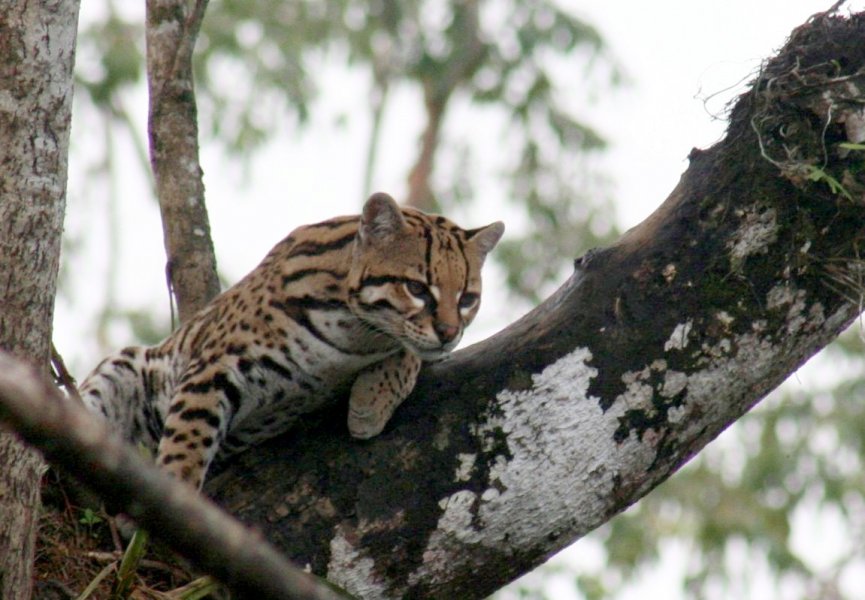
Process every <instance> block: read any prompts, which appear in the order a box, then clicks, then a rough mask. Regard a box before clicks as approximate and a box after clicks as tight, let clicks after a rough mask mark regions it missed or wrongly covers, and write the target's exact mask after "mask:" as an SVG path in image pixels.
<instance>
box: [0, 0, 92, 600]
mask: <svg viewBox="0 0 865 600" xmlns="http://www.w3.org/2000/svg"><path fill="white" fill-rule="evenodd" d="M77 24H78V2H77V1H73V2H60V3H46V2H25V3H23V4H22V3H21V2H15V1H11V0H2V1H0V140H2V142H0V348H5V349H7V350H9V351H11V352H12V353H14V354H16V355H17V356H19V357H22V358H24V359H26V360H28V361H29V362H31V363H33V364H35V365H38V366H39V368H41V369H43V370H44V371H45V372H46V373H47V370H48V365H49V357H50V347H51V324H52V318H53V314H54V295H55V292H56V282H57V271H58V266H59V262H60V234H61V231H62V227H63V213H64V208H65V203H66V171H67V158H68V149H69V123H70V117H71V104H72V66H73V63H74V57H75V40H76V32H77ZM42 470H43V463H42V461H41V459H40V458H39V457H38V455H37V454H36V453H34V452H33V451H32V450H30V449H28V448H26V447H24V446H23V445H22V444H21V443H20V442H19V441H18V439H17V437H16V436H13V435H11V434H9V433H0V515H2V517H0V597H2V598H4V599H7V598H8V599H10V600H11V599H13V598H29V597H30V594H31V587H32V581H31V572H32V563H33V552H34V544H35V537H36V521H37V516H38V511H39V485H40V479H41V473H42Z"/></svg>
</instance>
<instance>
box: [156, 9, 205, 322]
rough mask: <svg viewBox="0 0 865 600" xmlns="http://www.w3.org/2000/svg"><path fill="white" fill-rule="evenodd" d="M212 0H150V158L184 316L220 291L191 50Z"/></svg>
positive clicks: (172, 276)
mask: <svg viewBox="0 0 865 600" xmlns="http://www.w3.org/2000/svg"><path fill="white" fill-rule="evenodd" d="M206 6H207V1H206V0H197V1H196V2H195V4H194V6H193V8H192V12H191V14H187V13H188V12H189V2H188V1H187V0H148V1H147V83H148V87H149V90H150V114H149V119H148V129H149V132H150V161H151V166H152V168H153V174H154V178H155V180H156V192H157V196H158V197H159V207H160V209H161V211H162V227H163V234H164V239H165V251H166V254H167V256H168V263H167V267H166V273H167V275H168V278H169V283H170V286H171V289H172V291H173V293H174V295H175V297H176V298H177V306H178V311H179V313H180V320H181V321H185V320H186V319H187V318H188V317H190V316H192V315H193V314H195V313H196V312H198V310H200V309H201V308H202V307H203V306H205V305H206V304H207V302H208V301H209V300H210V299H211V298H213V297H214V296H216V294H218V293H219V279H218V277H217V273H216V258H215V256H214V253H213V243H212V241H211V238H210V223H209V220H208V217H207V207H206V206H205V204H204V182H203V181H202V171H201V166H200V164H199V160H198V113H197V109H196V106H195V91H194V85H193V76H192V50H193V48H194V46H195V40H196V38H197V35H198V31H199V28H200V26H201V21H202V19H203V18H204V11H205V8H206Z"/></svg>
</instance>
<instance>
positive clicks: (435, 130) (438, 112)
mask: <svg viewBox="0 0 865 600" xmlns="http://www.w3.org/2000/svg"><path fill="white" fill-rule="evenodd" d="M448 97H449V96H445V97H443V98H438V97H436V98H429V97H428V98H427V99H426V102H425V106H426V116H427V121H426V126H425V127H424V130H423V134H421V139H420V153H419V154H418V158H417V161H416V162H415V164H414V166H413V167H412V169H411V171H410V172H409V174H408V197H407V198H406V200H405V205H406V206H412V207H414V208H418V209H420V210H423V211H427V212H432V211H435V210H436V208H437V204H436V200H435V196H434V194H433V191H432V174H433V166H434V165H435V154H436V150H437V149H438V145H439V136H440V135H441V129H442V125H443V123H444V115H445V108H446V107H447V101H448Z"/></svg>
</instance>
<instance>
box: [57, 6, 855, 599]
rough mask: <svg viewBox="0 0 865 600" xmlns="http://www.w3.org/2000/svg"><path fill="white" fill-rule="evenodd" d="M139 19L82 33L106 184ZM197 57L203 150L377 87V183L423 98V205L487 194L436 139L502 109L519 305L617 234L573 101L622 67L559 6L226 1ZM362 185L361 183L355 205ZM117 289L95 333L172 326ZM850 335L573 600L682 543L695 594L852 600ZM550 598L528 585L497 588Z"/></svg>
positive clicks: (117, 11)
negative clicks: (403, 101) (818, 525)
mask: <svg viewBox="0 0 865 600" xmlns="http://www.w3.org/2000/svg"><path fill="white" fill-rule="evenodd" d="M121 4H122V6H121ZM129 10H130V7H129V6H128V5H126V3H116V2H113V1H111V0H105V2H104V5H103V6H102V8H101V10H100V13H99V15H97V16H96V17H95V18H92V19H90V20H89V21H87V20H85V21H84V23H85V27H84V29H83V31H82V33H81V36H80V38H79V50H78V72H77V84H78V92H77V93H78V96H79V97H78V99H79V100H80V99H81V97H82V96H83V97H84V99H85V102H86V103H87V104H88V105H89V107H90V108H92V109H95V112H96V113H97V114H98V115H99V116H100V119H101V123H102V128H103V139H104V143H103V144H102V149H101V152H102V155H101V160H97V161H96V162H95V163H94V165H93V168H92V174H93V175H94V176H95V177H99V176H102V177H105V178H108V179H110V178H111V177H112V175H111V173H112V171H113V169H115V168H116V164H115V159H114V158H113V157H114V155H115V153H116V152H115V150H116V148H115V145H114V144H115V141H114V135H115V134H114V133H113V132H115V131H118V129H123V130H125V132H126V133H127V134H128V135H130V136H131V139H133V140H135V144H134V146H135V148H136V149H137V153H138V156H137V159H138V160H139V162H140V163H141V166H142V169H143V172H145V173H146V172H147V165H148V158H147V152H146V144H145V143H144V139H143V134H142V131H143V127H144V126H143V124H136V123H134V122H133V119H132V118H131V117H130V114H129V112H128V110H127V105H128V103H129V98H130V97H131V95H132V94H134V93H136V90H137V91H138V92H139V93H140V90H141V89H142V87H143V85H144V82H143V77H144V71H143V66H144V32H143V19H142V18H141V16H140V14H131V13H129V12H128V11H129ZM196 61H197V63H196V65H197V66H196V85H197V89H196V94H197V99H198V103H199V117H200V131H202V132H203V134H204V135H205V136H206V140H207V143H214V144H218V145H220V146H222V147H223V148H224V150H225V151H227V152H229V153H233V154H235V155H237V156H243V157H244V159H245V160H249V156H254V151H255V150H256V149H257V148H259V147H260V146H261V145H262V144H263V143H265V142H267V141H271V140H272V139H273V138H274V136H279V135H282V134H285V133H286V132H290V130H291V129H292V128H293V127H294V128H303V127H304V126H305V125H306V124H307V123H308V122H309V117H310V115H311V114H312V112H313V111H315V110H316V104H317V99H318V82H317V75H318V74H319V72H318V70H319V67H320V65H321V64H322V63H323V62H327V63H328V64H330V63H336V64H342V65H343V66H344V67H345V68H347V69H357V70H361V71H363V72H365V73H366V74H367V76H368V81H369V88H368V89H367V90H365V93H366V96H364V95H363V92H364V91H362V93H360V94H358V97H359V98H361V101H360V104H362V105H363V110H368V111H369V116H370V117H371V122H372V124H373V126H372V129H371V132H370V138H369V140H368V151H367V155H366V156H365V157H363V161H364V168H365V173H366V178H365V179H366V184H365V185H366V187H367V188H368V187H369V186H370V181H371V179H372V173H373V172H374V170H375V165H376V161H377V159H378V157H379V156H380V155H386V154H387V152H388V149H387V148H381V147H380V140H379V133H380V128H381V123H382V119H383V116H384V115H385V114H386V112H387V110H388V108H389V106H390V105H389V104H388V100H389V98H390V95H391V92H392V90H393V89H394V88H396V87H398V86H413V87H415V88H416V89H418V90H420V92H421V95H420V97H421V98H422V99H423V114H424V117H425V122H424V125H423V130H422V132H421V135H420V139H419V143H418V147H417V155H416V156H415V157H414V162H413V166H412V168H411V170H410V172H408V173H406V178H407V189H408V197H407V200H406V201H407V202H408V203H410V204H413V205H415V206H419V207H421V208H424V209H427V210H442V211H449V210H453V209H455V208H456V207H458V206H465V205H469V204H470V203H471V200H472V197H473V195H474V194H473V191H474V186H476V185H477V182H476V180H475V177H474V174H473V172H472V165H473V161H474V156H475V153H476V152H477V149H476V148H474V147H473V146H472V143H471V141H472V140H470V139H459V136H452V137H454V138H457V139H459V141H458V142H457V143H454V142H452V141H448V140H449V139H450V138H446V136H443V135H442V132H443V131H444V130H445V129H446V127H447V116H448V114H449V113H448V110H449V109H451V108H452V106H453V104H454V99H455V98H458V99H459V100H460V101H461V102H468V103H469V104H470V105H471V106H472V110H476V111H494V112H495V114H496V115H498V117H499V118H500V120H501V122H502V124H503V131H499V132H490V135H491V136H500V137H501V139H502V140H506V144H507V145H506V147H507V148H508V149H509V151H508V152H502V156H501V157H499V160H500V163H499V165H498V169H499V172H500V174H501V180H502V181H504V182H506V186H505V187H506V189H507V203H508V206H507V207H505V206H503V207H502V208H503V210H509V211H511V212H510V213H509V214H514V215H516V218H515V219H514V220H515V221H517V222H516V223H512V222H509V231H511V232H513V231H516V232H517V234H516V235H513V234H509V238H508V239H507V240H505V241H504V242H502V244H500V246H499V249H498V250H497V252H496V253H495V256H496V259H497V260H499V261H500V262H501V264H502V265H503V266H504V267H505V269H506V272H507V281H508V285H509V287H510V289H511V290H512V292H513V293H515V294H517V295H519V296H521V297H523V298H527V299H529V300H531V301H536V300H538V299H540V298H541V297H543V296H544V295H546V292H547V291H549V290H550V289H551V287H552V283H553V282H556V281H560V280H561V277H562V275H563V273H565V272H566V271H567V270H568V269H569V268H570V264H569V263H568V262H565V263H560V262H557V261H556V260H554V258H555V257H576V256H578V255H580V254H582V253H583V252H585V251H586V250H587V249H589V248H591V247H594V246H598V245H601V244H603V243H605V242H607V241H609V240H610V239H611V238H612V237H613V236H614V235H615V233H616V232H615V228H614V219H613V217H612V214H613V205H612V203H611V201H610V200H609V199H608V198H607V197H606V192H605V191H604V190H605V188H604V181H603V174H601V173H598V172H596V171H594V170H593V168H592V167H591V163H590V161H588V160H587V158H588V157H590V156H591V155H592V154H593V153H597V152H602V151H603V149H604V147H605V141H604V139H603V137H602V136H601V135H600V134H599V133H598V132H597V131H595V130H594V129H593V128H592V126H591V124H589V123H586V122H585V121H583V120H582V119H580V117H579V116H578V112H579V111H578V110H577V108H578V107H579V103H580V102H583V103H585V102H587V101H588V98H589V97H590V96H594V95H596V94H599V93H600V94H603V93H613V92H614V90H615V88H616V86H618V85H619V84H620V83H621V81H622V78H621V74H620V67H619V65H618V64H617V63H616V62H615V60H614V59H613V58H612V54H611V52H610V51H609V49H608V48H607V47H606V45H605V43H604V40H603V38H602V36H601V35H600V33H599V32H598V31H597V30H596V29H595V28H594V27H592V26H591V24H589V23H587V22H585V21H584V20H582V19H580V18H579V17H578V16H575V15H573V14H571V13H570V12H568V11H566V10H564V9H562V8H561V7H560V6H559V5H558V4H557V3H556V2H555V1H554V0H528V1H517V0H439V1H432V0H428V1H411V2H405V1H397V0H373V1H371V2H359V1H357V0H318V1H309V0H261V1H258V2H248V1H246V0H212V1H211V2H210V4H209V7H208V11H207V16H206V18H205V21H204V25H203V29H202V32H201V35H200V41H199V44H198V47H197V54H196ZM599 74H600V75H599ZM590 75H591V76H592V77H593V79H592V82H593V83H592V85H593V86H594V87H595V89H593V91H592V92H591V94H589V93H586V95H585V97H582V98H576V99H575V98H573V97H564V96H563V94H562V93H561V90H562V87H563V84H564V83H566V82H569V81H573V80H584V79H586V78H587V77H589V76H590ZM226 82H231V83H230V85H226ZM599 85H600V90H598V86H599ZM82 92H83V94H82ZM92 133H93V132H89V135H92ZM77 135H81V132H78V131H76V130H73V139H74V137H75V136H77ZM504 144H505V142H504V141H503V145H504ZM444 154H451V155H452V156H456V157H457V159H456V160H453V161H449V163H448V164H449V165H452V166H451V168H450V169H449V172H447V173H443V172H441V170H436V169H435V164H436V158H437V157H439V158H440V157H442V155H444ZM439 162H440V161H439ZM366 191H369V190H358V199H361V198H362V196H363V192H366ZM503 200H504V199H503ZM513 225H515V226H513ZM116 242H117V240H115V241H114V242H113V243H116ZM114 268H117V266H116V265H115V267H114ZM110 271H111V269H109V272H110ZM109 277H110V275H109ZM108 289H109V294H108V297H107V298H106V299H105V308H104V310H103V316H102V318H101V319H100V332H101V333H100V334H99V335H104V331H103V330H104V329H105V328H107V327H108V325H109V324H110V322H111V321H112V319H117V318H121V319H124V320H126V321H127V322H129V323H131V324H132V325H133V328H134V330H135V332H136V334H137V335H138V336H139V337H141V338H143V341H154V339H157V338H158V337H159V336H160V335H161V330H160V328H159V327H158V326H155V325H154V324H153V323H152V322H151V321H150V320H149V319H148V315H146V314H141V313H138V312H136V313H128V312H127V313H124V312H123V311H118V310H117V308H116V307H115V306H114V302H113V299H112V297H111V293H110V290H111V289H112V287H111V285H109V286H108ZM856 333H857V332H851V333H849V334H848V335H846V336H844V337H843V338H841V340H840V341H839V342H837V343H835V344H834V345H833V346H832V347H831V348H830V349H829V350H828V351H827V353H826V355H824V357H823V359H824V360H831V361H833V362H834V363H835V364H836V365H843V367H844V368H843V372H844V373H846V374H851V375H852V376H851V377H848V378H844V379H842V380H840V381H833V382H828V383H827V384H826V386H825V388H824V389H820V390H815V391H810V390H809V391H807V392H803V391H786V392H784V393H782V394H779V395H775V396H774V397H773V398H772V399H770V400H767V401H766V402H764V403H762V405H761V406H760V407H759V408H758V409H757V410H755V411H754V412H753V413H752V414H751V415H749V416H748V417H746V418H745V419H743V420H742V421H741V422H740V423H738V424H736V425H735V426H734V428H732V429H731V431H730V432H729V434H728V435H727V436H726V441H722V442H721V443H716V444H714V445H713V446H711V447H710V448H709V449H708V450H707V451H706V452H703V453H702V454H701V455H700V456H699V457H698V458H697V459H695V460H694V461H693V462H692V464H690V465H689V466H688V467H687V468H685V469H683V470H682V471H681V472H680V473H678V474H677V475H676V476H675V477H673V478H671V479H670V480H669V481H667V482H666V483H664V484H663V485H662V486H660V487H659V488H658V489H656V490H655V491H654V492H653V493H652V494H651V495H649V496H648V497H647V498H646V499H644V500H643V501H641V502H640V503H639V504H638V505H636V506H635V507H634V508H632V509H631V510H630V511H628V512H627V513H625V514H623V515H621V516H619V517H617V518H616V519H614V520H613V521H612V522H611V523H609V524H608V525H606V526H604V527H603V528H601V529H600V530H599V531H597V532H594V533H593V534H591V536H590V537H591V538H592V539H593V540H595V541H596V542H599V543H600V545H601V546H602V547H603V549H604V554H605V558H604V561H603V566H602V567H600V568H597V569H593V568H582V567H580V570H579V571H580V572H578V573H573V575H572V580H573V584H574V586H575V588H576V589H577V590H579V593H580V594H581V595H583V596H584V597H586V598H592V599H595V598H608V597H614V596H616V595H617V594H619V593H620V592H621V591H622V590H623V589H625V588H626V587H627V586H628V585H629V584H630V583H632V582H633V581H634V580H635V578H638V577H639V575H640V573H641V572H645V570H646V569H654V568H657V567H658V565H659V564H662V563H663V555H664V551H663V550H662V548H664V547H666V546H667V545H669V543H670V542H675V543H677V544H679V545H680V546H682V547H684V548H686V552H687V565H686V566H685V569H684V571H685V573H686V580H685V581H683V582H682V585H683V586H684V587H683V589H684V590H685V593H686V595H687V596H688V597H695V598H718V597H749V596H750V595H751V593H752V592H753V589H752V588H751V587H750V586H751V584H752V583H753V582H752V581H751V580H750V579H749V578H748V577H747V576H746V575H745V572H746V570H747V569H749V568H751V567H752V566H753V565H754V564H760V565H762V567H761V568H762V569H763V571H765V573H767V577H768V578H769V581H770V582H771V584H772V585H773V586H774V588H775V589H776V590H777V593H776V597H785V598H793V597H801V598H838V597H843V595H842V593H841V591H840V590H841V588H840V585H841V584H840V582H841V580H842V579H843V578H844V577H847V576H849V572H850V569H852V568H854V567H858V568H860V569H865V565H863V546H865V489H863V486H865V481H863V476H862V463H863V456H865V453H863V452H865V448H863V445H865V407H863V405H862V403H861V401H860V400H861V398H862V397H863V393H865V381H863V379H862V378H861V377H860V376H859V374H861V373H863V372H865V359H863V353H862V349H863V348H862V340H861V338H860V337H859V336H857V335H856ZM731 440H732V442H731ZM826 515H830V516H831V518H832V519H834V520H835V521H834V522H837V523H840V527H841V531H842V533H843V535H844V537H845V539H843V540H841V542H840V543H841V547H840V548H839V549H838V552H837V555H836V556H834V557H832V559H831V561H830V564H829V566H828V567H826V566H825V565H822V566H821V565H815V564H813V561H809V560H806V558H804V557H803V555H802V551H801V550H802V549H801V548H799V547H796V546H795V542H796V539H797V535H798V534H797V533H796V532H797V531H798V529H801V527H802V526H803V523H806V522H808V520H809V519H813V518H822V517H824V516H826ZM800 545H801V544H800ZM742 556H744V557H746V560H744V562H743V560H742ZM737 557H738V558H737ZM546 593H547V592H545V590H544V588H543V586H542V585H536V584H535V583H532V582H531V581H524V582H521V583H518V584H517V585H516V586H512V588H511V589H510V590H508V591H506V592H503V593H502V594H501V597H502V598H511V597H520V598H543V597H545V594H546Z"/></svg>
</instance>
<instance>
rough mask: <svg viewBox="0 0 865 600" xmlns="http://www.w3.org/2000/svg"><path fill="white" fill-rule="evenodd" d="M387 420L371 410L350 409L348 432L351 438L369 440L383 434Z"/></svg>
mask: <svg viewBox="0 0 865 600" xmlns="http://www.w3.org/2000/svg"><path fill="white" fill-rule="evenodd" d="M386 424H387V418H386V417H384V416H383V415H381V414H379V413H378V412H377V411H375V410H371V409H366V410H363V409H360V410H359V409H350V410H349V411H348V432H349V433H350V434H351V437H353V438H357V439H359V440H368V439H369V438H371V437H375V436H377V435H378V434H379V433H381V431H382V429H384V426H385V425H386Z"/></svg>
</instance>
